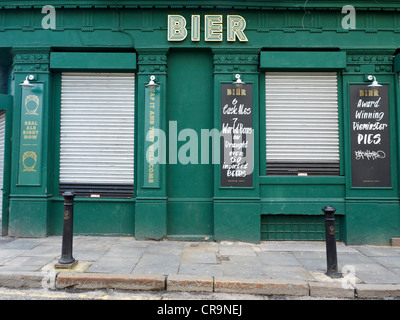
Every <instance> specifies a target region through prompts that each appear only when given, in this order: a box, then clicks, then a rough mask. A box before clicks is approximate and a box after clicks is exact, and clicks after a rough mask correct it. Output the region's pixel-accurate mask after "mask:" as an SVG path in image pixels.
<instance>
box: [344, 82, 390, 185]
mask: <svg viewBox="0 0 400 320" xmlns="http://www.w3.org/2000/svg"><path fill="white" fill-rule="evenodd" d="M350 132H351V134H350V139H351V172H352V186H353V187H390V186H391V178H390V175H391V170H390V130H389V93H388V86H387V85H382V87H369V86H367V85H350Z"/></svg>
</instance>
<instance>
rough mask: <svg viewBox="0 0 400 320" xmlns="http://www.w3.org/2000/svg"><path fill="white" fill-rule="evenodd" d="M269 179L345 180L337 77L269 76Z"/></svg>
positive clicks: (313, 74)
mask: <svg viewBox="0 0 400 320" xmlns="http://www.w3.org/2000/svg"><path fill="white" fill-rule="evenodd" d="M265 86H266V88H265V92H266V151H267V152H266V158H267V174H269V175H303V174H304V175H339V127H338V92H337V74H336V73H332V72H326V73H325V72H267V73H266V74H265Z"/></svg>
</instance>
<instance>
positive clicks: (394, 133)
mask: <svg viewBox="0 0 400 320" xmlns="http://www.w3.org/2000/svg"><path fill="white" fill-rule="evenodd" d="M368 75H373V76H375V77H376V79H377V80H378V82H379V83H380V84H386V85H388V86H389V128H390V159H391V161H390V162H391V164H390V166H391V186H390V187H380V188H379V187H353V186H352V181H351V175H352V172H351V156H352V155H351V150H350V131H351V125H352V124H351V123H350V105H349V104H350V96H349V86H350V85H351V84H361V85H363V84H364V85H368V84H370V81H368V80H366V77H367V76H368ZM395 83H396V82H395V79H394V73H393V56H392V54H390V52H389V51H378V50H377V51H364V52H358V51H354V52H348V54H347V68H346V69H345V70H344V72H343V88H342V89H343V110H342V111H343V124H344V125H343V127H344V132H343V134H344V141H346V143H345V150H344V154H345V155H346V156H345V158H344V162H345V166H344V167H345V176H346V190H345V201H346V207H345V211H346V214H345V239H344V240H345V241H346V243H348V244H362V243H371V242H374V243H375V244H381V245H388V244H389V243H390V238H392V237H396V236H398V235H399V234H400V214H399V207H398V192H399V190H398V129H397V128H396V123H398V118H397V117H398V110H397V107H396V96H395V92H396V90H398V89H396V88H395ZM385 116H386V115H385ZM371 226H373V227H371Z"/></svg>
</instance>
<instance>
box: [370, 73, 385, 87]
mask: <svg viewBox="0 0 400 320" xmlns="http://www.w3.org/2000/svg"><path fill="white" fill-rule="evenodd" d="M367 79H368V80H369V81H372V83H371V84H370V85H369V86H368V87H373V88H374V87H382V85H380V84H379V83H378V81H376V78H375V77H374V76H371V75H369V76H368V78H367Z"/></svg>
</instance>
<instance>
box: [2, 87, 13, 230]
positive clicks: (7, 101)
mask: <svg viewBox="0 0 400 320" xmlns="http://www.w3.org/2000/svg"><path fill="white" fill-rule="evenodd" d="M12 102H13V99H12V96H11V95H6V94H0V110H5V111H6V121H5V123H6V128H5V129H6V131H5V136H4V168H3V190H2V193H1V194H0V197H3V202H2V212H1V224H2V228H1V233H2V234H1V235H3V236H5V235H7V234H8V218H9V212H8V207H9V194H10V177H11V174H10V173H11V129H12Z"/></svg>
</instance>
